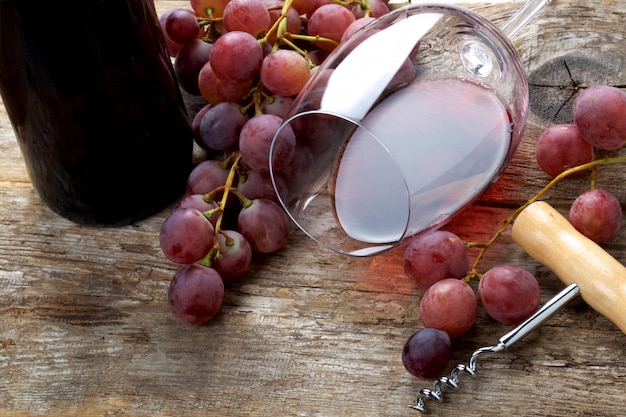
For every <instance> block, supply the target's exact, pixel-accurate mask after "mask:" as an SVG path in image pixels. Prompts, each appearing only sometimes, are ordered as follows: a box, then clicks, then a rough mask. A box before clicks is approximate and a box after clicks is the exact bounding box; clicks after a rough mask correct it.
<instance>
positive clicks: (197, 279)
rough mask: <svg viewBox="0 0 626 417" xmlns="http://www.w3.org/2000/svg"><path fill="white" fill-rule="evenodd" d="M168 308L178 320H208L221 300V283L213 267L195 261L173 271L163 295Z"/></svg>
mask: <svg viewBox="0 0 626 417" xmlns="http://www.w3.org/2000/svg"><path fill="white" fill-rule="evenodd" d="M167 299H168V304H169V306H170V312H171V313H172V315H173V316H174V317H175V318H176V319H177V320H178V321H180V322H181V323H184V324H189V325H199V324H203V323H206V322H207V321H209V320H210V319H211V318H213V316H215V314H216V313H217V312H218V311H219V309H220V307H221V306H222V302H223V301H224V283H223V282H222V278H221V277H220V275H219V274H218V273H217V271H216V270H215V269H212V268H207V267H205V266H202V265H198V264H191V265H185V266H183V267H182V268H180V269H179V270H178V271H176V274H175V275H174V279H172V282H171V283H170V288H169V291H168V295H167Z"/></svg>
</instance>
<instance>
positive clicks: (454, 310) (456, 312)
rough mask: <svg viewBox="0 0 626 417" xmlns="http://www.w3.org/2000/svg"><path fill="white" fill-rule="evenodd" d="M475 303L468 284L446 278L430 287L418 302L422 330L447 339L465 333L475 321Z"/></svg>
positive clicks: (476, 313)
mask: <svg viewBox="0 0 626 417" xmlns="http://www.w3.org/2000/svg"><path fill="white" fill-rule="evenodd" d="M477 315H478V302H477V301H476V294H474V290H473V289H472V287H470V286H469V284H468V283H466V282H465V281H462V280H460V279H455V278H446V279H443V280H441V281H438V282H436V283H434V284H433V285H431V286H430V288H428V289H427V290H426V292H425V293H424V295H423V296H422V300H421V302H420V318H421V319H422V323H423V324H424V326H425V327H432V328H435V329H439V330H443V331H444V332H446V333H448V336H450V339H455V338H457V337H459V336H461V335H463V334H465V333H466V332H467V331H468V330H469V329H470V328H471V327H472V326H473V325H474V323H475V322H476V316H477Z"/></svg>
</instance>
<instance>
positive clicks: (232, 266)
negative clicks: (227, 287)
mask: <svg viewBox="0 0 626 417" xmlns="http://www.w3.org/2000/svg"><path fill="white" fill-rule="evenodd" d="M217 241H218V244H219V253H220V255H219V257H218V258H217V259H214V260H213V262H212V266H213V268H215V270H216V271H217V272H218V273H219V274H220V276H221V277H222V280H224V281H229V280H233V279H236V278H238V277H240V276H241V275H242V274H243V273H244V272H246V271H247V270H248V267H249V266H250V262H251V261H252V248H251V247H250V243H248V241H247V240H246V239H245V238H244V237H243V235H242V234H241V233H239V232H237V231H234V230H224V231H222V233H220V234H219V236H218V238H217Z"/></svg>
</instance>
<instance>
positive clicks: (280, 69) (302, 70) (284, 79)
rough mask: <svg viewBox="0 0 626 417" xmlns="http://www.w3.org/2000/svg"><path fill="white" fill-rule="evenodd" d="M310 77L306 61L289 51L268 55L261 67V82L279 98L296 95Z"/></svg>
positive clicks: (281, 50)
mask: <svg viewBox="0 0 626 417" xmlns="http://www.w3.org/2000/svg"><path fill="white" fill-rule="evenodd" d="M310 76H311V69H310V66H309V63H308V62H307V60H306V59H305V58H304V57H303V56H302V55H300V54H299V53H298V52H296V51H293V50H289V49H278V50H276V51H274V52H272V53H270V54H269V55H267V56H266V57H265V59H263V64H262V65H261V82H262V83H263V85H264V86H265V87H266V88H267V89H268V90H270V91H271V92H272V93H274V94H277V95H279V96H287V97H288V96H293V95H296V94H298V93H299V92H300V90H302V87H304V84H306V82H307V81H308V80H309V77H310Z"/></svg>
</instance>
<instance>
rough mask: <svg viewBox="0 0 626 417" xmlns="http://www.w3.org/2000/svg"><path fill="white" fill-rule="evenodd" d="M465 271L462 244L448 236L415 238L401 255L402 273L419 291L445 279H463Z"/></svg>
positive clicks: (435, 233)
mask: <svg viewBox="0 0 626 417" xmlns="http://www.w3.org/2000/svg"><path fill="white" fill-rule="evenodd" d="M468 268H469V256H468V254H467V249H466V248H465V243H464V242H463V241H462V240H461V239H460V238H459V237H458V236H457V235H455V234H454V233H451V232H447V231H443V230H434V231H431V232H427V233H424V234H421V235H418V236H416V237H414V238H413V239H412V240H411V241H410V243H409V245H408V246H407V248H406V249H405V251H404V271H405V272H406V274H407V275H408V276H409V277H410V278H412V279H413V280H414V281H415V283H416V284H417V286H418V287H419V288H420V289H422V290H427V289H428V288H429V287H430V286H431V285H433V284H434V283H435V282H437V281H441V280H442V279H445V278H463V277H465V275H466V274H467V271H468Z"/></svg>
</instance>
